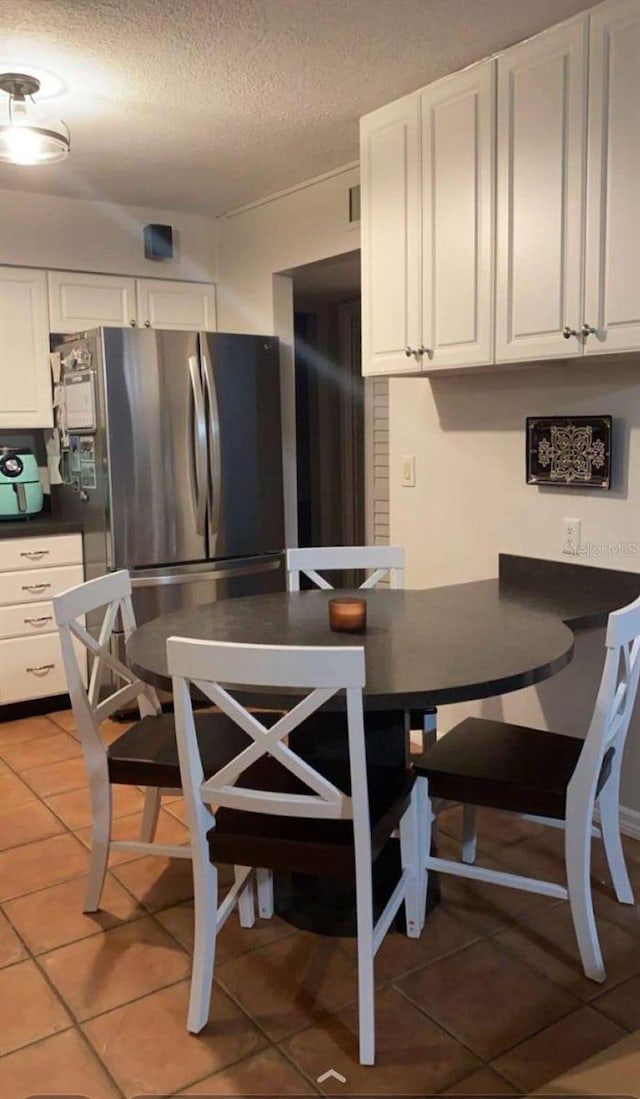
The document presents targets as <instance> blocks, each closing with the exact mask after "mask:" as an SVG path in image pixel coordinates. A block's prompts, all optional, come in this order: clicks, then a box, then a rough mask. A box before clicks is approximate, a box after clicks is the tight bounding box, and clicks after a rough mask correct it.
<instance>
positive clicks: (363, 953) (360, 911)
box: [356, 860, 376, 1065]
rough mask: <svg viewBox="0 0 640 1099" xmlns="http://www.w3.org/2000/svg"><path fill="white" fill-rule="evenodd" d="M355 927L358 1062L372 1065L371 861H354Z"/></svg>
mask: <svg viewBox="0 0 640 1099" xmlns="http://www.w3.org/2000/svg"><path fill="white" fill-rule="evenodd" d="M356 907H357V929H358V1032H359V1045H360V1064H361V1065H372V1064H374V1062H375V1056H376V1023H375V1001H374V997H375V982H374V976H373V962H374V952H373V895H372V880H371V863H369V865H368V866H367V865H365V866H362V864H361V862H358V860H356Z"/></svg>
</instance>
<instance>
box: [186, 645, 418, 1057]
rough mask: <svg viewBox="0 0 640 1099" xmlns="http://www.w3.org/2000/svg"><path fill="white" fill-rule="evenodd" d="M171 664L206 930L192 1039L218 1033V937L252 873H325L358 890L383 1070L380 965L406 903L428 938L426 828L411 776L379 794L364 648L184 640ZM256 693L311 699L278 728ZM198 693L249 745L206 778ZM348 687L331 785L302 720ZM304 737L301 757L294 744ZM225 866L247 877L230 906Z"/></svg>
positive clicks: (411, 921)
mask: <svg viewBox="0 0 640 1099" xmlns="http://www.w3.org/2000/svg"><path fill="white" fill-rule="evenodd" d="M167 655H168V662H169V670H170V672H171V674H172V676H173V693H174V699H175V705H176V730H177V738H178V749H179V753H180V766H181V772H182V785H183V790H184V795H185V800H186V804H187V815H188V821H189V826H190V829H191V844H192V849H193V860H194V884H195V928H196V930H195V951H194V958H193V971H192V983H191V997H190V1003H189V1014H188V1022H187V1025H188V1029H189V1030H191V1031H193V1032H198V1031H200V1030H201V1029H202V1028H203V1026H204V1025H205V1024H206V1022H207V1019H208V1016H209V1003H210V997H211V982H212V978H213V966H214V957H215V941H216V932H217V931H218V930H219V929H220V928H221V927H222V925H223V923H224V921H225V920H226V919H227V917H228V916H229V913H230V912H231V910H232V908H233V907H234V905H235V903H236V901H237V900H238V898H239V896H240V895H241V891H243V890H251V889H252V881H251V870H250V869H249V868H251V867H259V868H263V869H264V868H267V869H268V870H280V871H290V872H307V873H308V872H309V871H310V866H313V867H314V870H313V872H317V873H318V875H321V874H327V873H331V874H332V875H338V876H341V875H347V876H353V877H354V878H355V882H356V896H357V933H358V972H359V1004H360V1056H361V1061H362V1063H364V1064H371V1063H373V1058H374V980H373V959H374V955H375V953H376V951H377V949H378V947H379V946H380V944H381V942H382V940H383V937H384V935H385V933H386V932H387V930H388V929H389V927H390V925H391V922H392V920H393V918H394V916H395V914H396V912H397V911H398V909H399V908H400V906H401V905H402V904H404V905H405V907H406V912H407V926H408V934H409V935H410V936H418V935H419V934H420V930H421V927H422V920H423V915H422V916H421V914H420V904H419V902H420V899H423V897H424V892H423V889H422V888H421V883H420V880H419V879H420V877H421V876H424V875H423V872H422V871H421V870H420V868H419V862H418V847H419V822H418V817H417V813H416V805H415V802H414V799H413V783H412V779H411V772H410V771H401V772H400V774H399V775H398V774H397V773H395V778H394V773H391V774H389V773H387V769H385V776H384V778H385V780H386V781H384V782H382V783H378V784H377V787H382V790H381V789H379V788H377V787H376V789H375V790H374V788H373V787H372V778H371V773H369V774H368V772H367V764H366V755H365V742H364V714H363V703H362V688H363V686H364V682H365V663H364V651H363V649H362V648H359V647H345V648H339V649H336V648H325V647H313V648H311V647H305V648H298V647H289V646H265V645H239V644H230V643H221V642H208V641H196V640H189V639H185V638H176V637H174V638H170V639H169V641H168V642H167ZM223 684H226V685H227V686H223ZM229 684H231V685H232V687H231V688H229V686H228V685H229ZM247 685H252V686H254V687H255V686H256V685H258V686H261V687H269V688H276V689H278V688H279V689H287V688H288V689H292V690H293V691H294V692H295V697H296V698H299V697H300V695H302V696H303V697H302V699H301V700H300V701H296V703H295V704H292V708H291V709H290V710H289V711H288V712H287V713H286V714H284V716H282V717H281V718H280V719H279V720H278V721H277V722H276V723H275V724H274V725H272V726H271V727H267V726H265V725H264V724H263V723H262V722H261V721H260V720H259V718H258V716H256V714H254V713H250V712H249V711H248V710H247V709H246V708H245V707H244V706H243V705H241V703H240V702H239V701H238V700H237V698H236V697H234V695H233V694H232V693H231V690H235V689H236V688H240V689H241V688H242V687H243V686H247ZM192 686H195V687H196V688H197V689H198V690H199V691H200V692H202V693H203V694H204V695H205V696H206V697H207V698H208V699H209V700H210V701H211V702H212V703H214V704H215V705H216V706H218V707H220V709H221V710H222V711H223V712H224V713H225V714H226V715H227V716H228V717H229V718H231V719H232V720H233V721H234V722H235V723H237V725H238V726H239V728H240V729H241V730H242V731H243V732H244V734H245V745H244V747H243V749H242V750H241V751H240V752H238V754H237V756H236V758H234V759H232V760H229V762H228V763H227V764H226V765H225V766H223V767H221V768H220V769H219V770H218V771H217V772H216V773H215V774H212V775H210V776H209V777H208V778H205V773H204V768H203V766H202V759H201V755H200V751H199V748H198V743H197V739H196V736H195V727H194V715H193V709H192V701H191V688H192ZM343 689H344V690H345V692H346V710H347V726H348V746H349V759H348V761H344V763H343V764H340V765H338V764H336V765H335V771H332V772H331V773H329V771H325V773H320V771H319V770H316V768H315V767H314V766H313V765H312V764H311V763H310V762H308V760H307V759H304V758H302V756H301V755H299V754H298V752H297V750H295V748H297V747H299V746H300V740H299V739H297V738H302V741H303V740H304V733H305V730H304V722H305V720H306V719H307V718H309V717H310V716H311V715H312V714H315V713H316V712H317V711H318V710H319V708H320V707H322V706H324V705H325V704H326V703H327V702H328V701H329V700H330V699H331V698H333V696H334V695H335V694H336V693H337V692H338V691H340V690H343ZM294 733H295V734H296V741H295V747H292V742H291V740H289V739H288V738H290V737H291V735H292V734H294ZM374 786H376V784H375V783H374ZM382 802H384V804H382ZM214 807H216V808H215V810H214ZM302 822H304V824H303V823H302ZM340 825H342V827H340ZM398 826H399V829H400V845H401V862H402V870H401V873H400V877H399V879H398V882H397V885H396V887H395V889H394V891H393V894H392V896H391V898H390V900H389V901H388V903H387V905H386V907H385V909H384V912H383V913H382V915H381V916H380V917H379V918H378V921H377V922H376V923H375V924H374V918H373V898H372V862H373V860H374V859H375V857H376V856H377V854H379V852H380V850H381V845H384V843H386V841H387V839H388V838H389V836H390V835H391V833H392V832H393V830H394V829H395V828H397V827H398ZM216 863H232V864H235V865H236V866H243V867H245V868H246V870H245V874H244V879H243V880H240V879H239V878H236V884H235V885H234V886H233V887H232V889H231V891H230V893H229V894H228V895H227V897H226V898H225V899H224V900H223V902H222V903H221V905H220V906H219V907H218V904H217V892H218V887H217V872H216V865H215V864H216ZM216 909H217V911H216ZM422 912H423V913H424V906H423V909H422ZM265 914H268V913H265Z"/></svg>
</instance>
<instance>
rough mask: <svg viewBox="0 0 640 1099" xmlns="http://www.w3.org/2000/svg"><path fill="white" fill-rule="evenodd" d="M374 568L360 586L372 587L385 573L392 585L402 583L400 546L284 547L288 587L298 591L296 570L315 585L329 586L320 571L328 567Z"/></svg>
mask: <svg viewBox="0 0 640 1099" xmlns="http://www.w3.org/2000/svg"><path fill="white" fill-rule="evenodd" d="M347 569H349V570H351V569H366V570H370V569H373V570H375V571H374V572H373V573H372V575H371V576H368V577H367V579H366V580H365V581H364V583H363V584H361V585H360V587H361V588H363V589H367V588H374V587H375V586H376V584H379V583H380V581H381V580H384V578H385V577H386V576H387V575H388V576H389V582H390V584H391V587H393V588H402V587H403V586H404V550H403V549H402V547H400V546H311V547H304V548H302V549H288V550H287V581H288V587H289V591H300V573H304V575H305V576H307V577H308V578H309V580H311V581H312V582H313V583H314V584H315V585H316V587H318V588H324V589H325V590H327V591H328V590H330V589H331V588H332V586H333V585H332V584H330V583H329V581H328V580H327V579H326V578H325V577H324V576H321V575H320V574H321V572H327V571H332V570H347Z"/></svg>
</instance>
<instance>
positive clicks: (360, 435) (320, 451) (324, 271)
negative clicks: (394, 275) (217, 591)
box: [290, 251, 366, 546]
mask: <svg viewBox="0 0 640 1099" xmlns="http://www.w3.org/2000/svg"><path fill="white" fill-rule="evenodd" d="M290 274H291V276H292V278H293V293H294V330H295V369H296V435H297V472H298V542H299V545H301V546H332V545H333V546H339V545H360V544H363V543H364V542H365V540H366V538H365V439H364V431H365V427H364V383H363V379H362V375H361V350H360V346H361V313H360V253H359V251H356V252H349V253H347V254H346V255H344V256H339V257H336V258H334V259H331V260H324V261H321V262H319V263H313V264H308V265H306V266H304V267H298V268H295V269H294V270H293V271H291V272H290Z"/></svg>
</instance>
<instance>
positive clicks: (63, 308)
mask: <svg viewBox="0 0 640 1099" xmlns="http://www.w3.org/2000/svg"><path fill="white" fill-rule="evenodd" d="M136 321H137V315H136V283H135V279H130V278H126V277H125V276H124V275H87V274H85V273H84V272H82V271H49V323H50V326H51V331H52V332H58V333H61V334H64V333H73V332H82V331H84V329H86V328H98V327H99V326H100V325H107V326H112V327H114V328H124V327H128V326H129V325H135V324H136Z"/></svg>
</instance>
